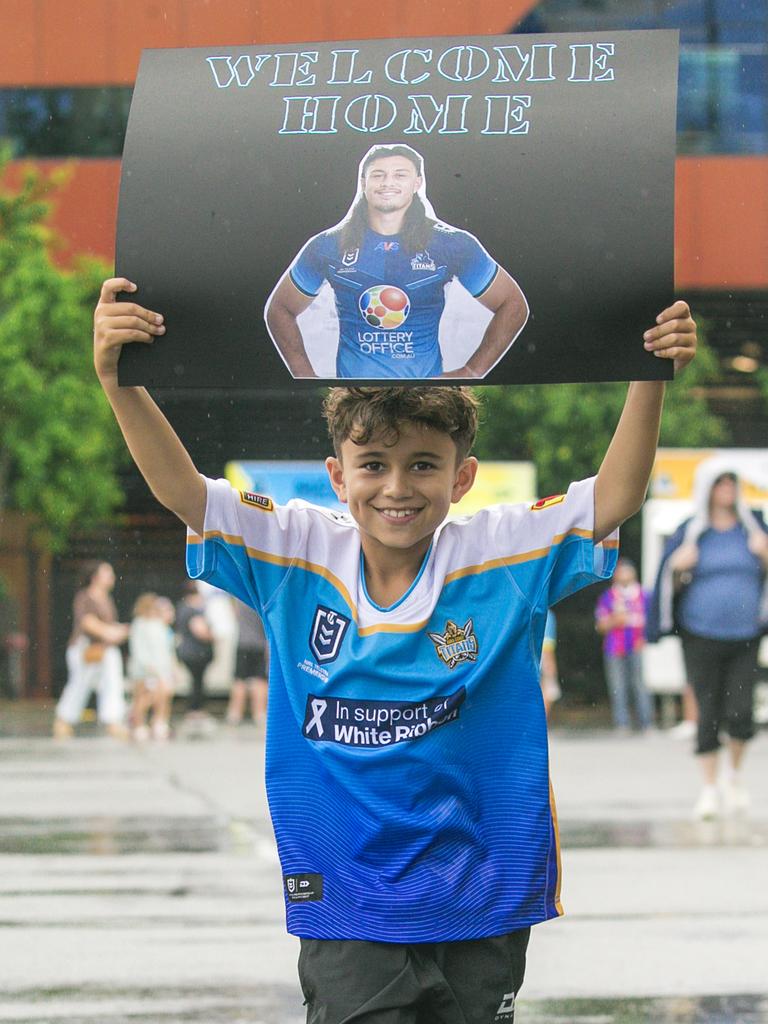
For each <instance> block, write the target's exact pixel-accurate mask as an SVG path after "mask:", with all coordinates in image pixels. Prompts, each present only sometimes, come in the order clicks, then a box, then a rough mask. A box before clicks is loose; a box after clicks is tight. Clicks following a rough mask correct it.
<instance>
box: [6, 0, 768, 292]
mask: <svg viewBox="0 0 768 1024" xmlns="http://www.w3.org/2000/svg"><path fill="white" fill-rule="evenodd" d="M536 6H537V3H536V0H506V2H500V0H474V2H473V3H471V4H469V3H464V2H463V0H445V2H444V3H442V4H441V3H431V2H429V0H411V2H410V3H408V4H404V5H399V6H398V8H397V9H396V11H395V12H394V13H393V14H392V16H387V15H385V14H383V13H382V12H381V10H377V9H373V8H371V6H370V5H368V4H364V3H362V2H359V0H347V2H345V3H344V2H340V3H332V4H331V3H319V2H308V3H305V2H300V0H284V2H281V3H279V4H268V3H263V2H261V3H257V2H255V0H241V2H230V0H174V2H170V0H159V2H153V0H145V2H141V3H136V4H131V6H130V9H129V10H127V11H122V12H121V13H120V14H119V15H117V14H116V10H117V9H116V8H115V6H114V4H112V3H110V2H109V0H0V24H2V25H3V33H2V39H0V89H9V88H35V87H37V88H56V87H64V86H67V87H73V86H74V87H77V86H79V87H84V86H91V87H98V86H130V85H131V84H132V83H133V81H134V77H135V74H136V69H137V67H138V63H139V57H140V54H141V51H142V49H144V48H151V47H173V46H207V45H223V44H232V43H257V42H263V43H279V42H282V41H286V42H292V41H309V40H317V41H321V40H329V39H355V38H358V39H359V38H366V37H385V36H390V37H393V36H419V35H422V36H428V35H446V36H450V35H454V36H466V35H482V34H502V33H505V32H509V31H511V30H514V27H515V25H516V24H517V23H518V22H519V21H520V20H521V19H522V18H523V17H524V16H525V15H526V14H528V13H529V11H530V10H531V9H533V8H535V7H536ZM42 162H43V163H45V165H46V166H57V165H58V164H59V163H60V162H61V161H60V160H58V159H45V160H44V161H42ZM119 178H120V167H119V160H118V159H117V158H116V157H112V158H106V159H105V158H85V159H83V158H76V159H75V160H74V166H73V170H72V176H71V178H70V181H69V183H68V184H67V185H66V186H65V187H64V188H63V189H62V191H61V192H60V193H59V200H58V204H57V209H56V212H55V217H54V224H55V226H56V227H57V228H58V230H59V232H60V234H61V235H62V237H63V238H64V240H65V243H66V245H67V248H68V249H69V250H70V251H72V252H89V253H93V254H96V255H99V256H103V257H105V258H106V259H108V260H111V259H112V257H113V251H114V248H113V246H114V230H115V219H116V209H117V192H118V185H119ZM676 199H677V204H676V205H677V214H676V222H675V237H676V245H675V281H676V287H677V290H678V291H679V292H689V291H691V290H698V289H722V290H724V291H733V290H742V289H750V290H754V289H765V288H768V247H767V245H766V239H767V238H768V156H767V155H763V154H755V155H739V156H736V155H733V156H731V155H723V156H709V155H706V156H683V157H679V158H678V161H677V186H676Z"/></svg>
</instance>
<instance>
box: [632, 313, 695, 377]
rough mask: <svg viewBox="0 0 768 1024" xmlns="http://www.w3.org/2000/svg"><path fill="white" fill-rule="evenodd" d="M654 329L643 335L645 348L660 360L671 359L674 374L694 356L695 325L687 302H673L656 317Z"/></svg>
mask: <svg viewBox="0 0 768 1024" xmlns="http://www.w3.org/2000/svg"><path fill="white" fill-rule="evenodd" d="M656 324H657V326H656V327H651V328H650V329H649V330H647V331H646V332H645V334H644V335H643V339H644V341H645V348H646V350H647V351H648V352H653V354H654V355H655V356H658V357H659V358H660V359H673V360H674V364H675V372H676V373H677V372H678V371H679V370H682V369H683V367H684V366H687V365H688V363H690V361H691V360H692V359H693V357H694V356H695V355H696V323H695V321H694V320H693V318H692V316H691V310H690V307H689V306H688V303H687V302H683V301H682V299H681V300H679V301H677V302H675V303H674V305H672V306H670V307H669V309H665V310H664V311H663V312H662V313H659V315H658V316H657V317H656Z"/></svg>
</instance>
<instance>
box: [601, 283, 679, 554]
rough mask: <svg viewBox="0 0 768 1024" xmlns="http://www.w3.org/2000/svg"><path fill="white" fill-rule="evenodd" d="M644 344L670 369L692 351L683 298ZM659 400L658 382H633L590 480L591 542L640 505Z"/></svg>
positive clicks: (653, 454)
mask: <svg viewBox="0 0 768 1024" xmlns="http://www.w3.org/2000/svg"><path fill="white" fill-rule="evenodd" d="M643 338H644V342H645V348H646V349H647V350H648V351H649V352H653V353H654V354H655V355H657V356H658V357H659V358H660V359H673V360H674V363H675V370H676V371H679V370H681V369H682V368H683V367H684V366H686V365H687V364H688V363H689V362H690V361H691V359H693V357H694V355H695V354H696V324H695V323H694V321H693V319H692V317H691V311H690V309H689V308H688V304H687V303H685V302H682V301H680V302H676V303H674V305H672V306H670V307H669V308H668V309H665V310H664V311H663V313H659V315H658V317H657V318H656V326H655V327H652V328H650V329H649V330H647V331H646V332H645V334H644V335H643ZM663 402H664V383H663V381H634V382H633V383H632V384H630V385H629V391H628V393H627V400H626V402H625V403H624V410H623V412H622V414H621V418H620V420H619V423H618V426H617V427H616V431H615V433H614V435H613V439H612V441H611V443H610V445H609V446H608V451H607V452H606V453H605V457H604V459H603V462H602V464H601V466H600V470H599V472H598V474H597V480H596V481H595V542H596V543H597V542H599V541H601V540H603V539H604V538H605V537H607V536H608V535H609V534H610V533H612V532H613V530H615V529H616V527H617V526H620V525H621V524H622V523H623V522H624V520H625V519H628V518H629V517H630V516H631V515H634V513H635V512H637V511H638V509H639V508H640V507H641V505H642V504H643V501H644V500H645V493H646V491H647V489H648V481H649V480H650V477H651V469H652V468H653V460H654V458H655V457H656V446H657V444H658V441H659V425H660V423H661V410H662V405H663Z"/></svg>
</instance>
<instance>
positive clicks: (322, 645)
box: [309, 604, 350, 665]
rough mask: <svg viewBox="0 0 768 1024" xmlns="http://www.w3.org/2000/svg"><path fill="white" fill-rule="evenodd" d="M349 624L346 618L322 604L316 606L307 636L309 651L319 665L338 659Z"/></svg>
mask: <svg viewBox="0 0 768 1024" xmlns="http://www.w3.org/2000/svg"><path fill="white" fill-rule="evenodd" d="M349 622H350V620H349V619H348V618H347V616H346V615H342V614H341V612H337V611H334V610H333V609H332V608H326V607H325V605H322V604H319V605H318V606H317V608H316V609H315V617H314V619H313V620H312V629H311V631H310V634H309V649H310V651H311V652H312V654H313V655H314V658H315V660H316V661H317V663H318V664H319V665H325V664H327V663H328V662H331V661H335V660H336V659H337V658H338V656H339V651H340V650H341V643H342V641H343V639H344V636H345V634H346V632H347V629H348V628H349Z"/></svg>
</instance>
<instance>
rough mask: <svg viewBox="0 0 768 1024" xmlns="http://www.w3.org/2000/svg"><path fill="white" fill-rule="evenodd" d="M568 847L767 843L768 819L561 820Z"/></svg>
mask: <svg viewBox="0 0 768 1024" xmlns="http://www.w3.org/2000/svg"><path fill="white" fill-rule="evenodd" d="M559 828H560V841H561V843H562V845H563V847H564V848H565V849H597V848H601V847H605V848H611V849H618V848H621V847H631V848H632V849H639V848H641V847H658V848H670V847H700V846H766V845H768V821H750V820H749V819H748V818H722V819H718V820H716V821H628V822H601V821H590V822H579V821H568V820H565V821H563V820H562V819H561V820H560V822H559Z"/></svg>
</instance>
